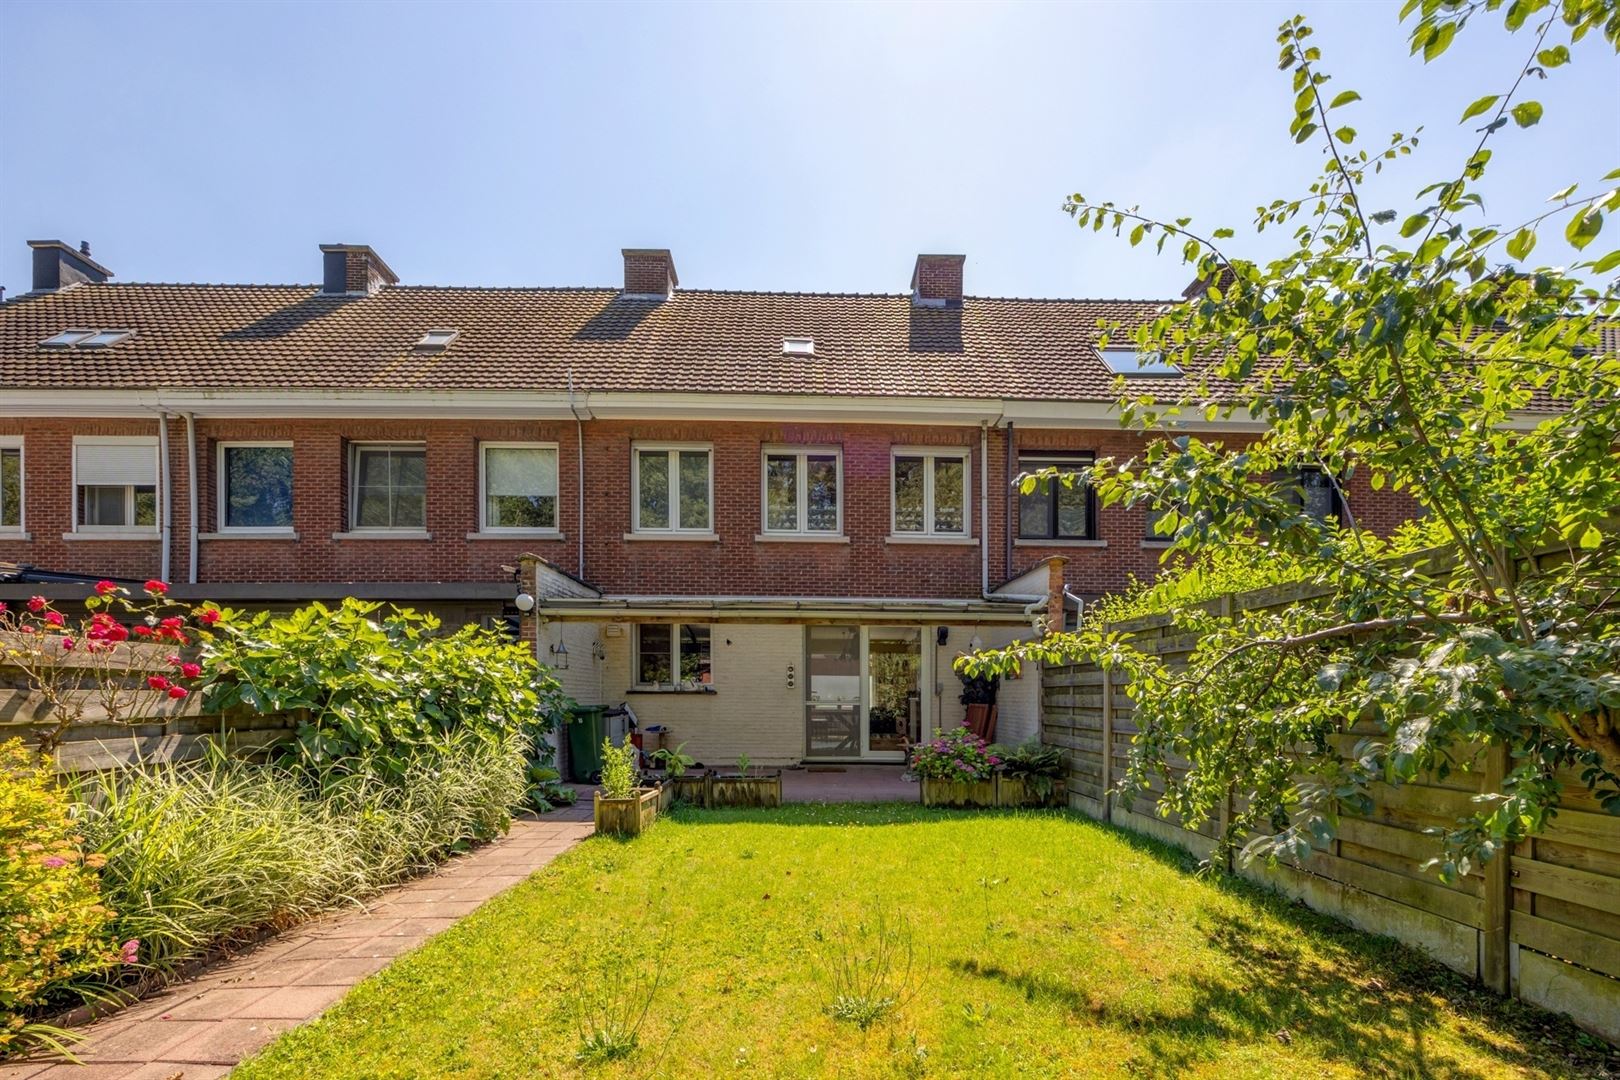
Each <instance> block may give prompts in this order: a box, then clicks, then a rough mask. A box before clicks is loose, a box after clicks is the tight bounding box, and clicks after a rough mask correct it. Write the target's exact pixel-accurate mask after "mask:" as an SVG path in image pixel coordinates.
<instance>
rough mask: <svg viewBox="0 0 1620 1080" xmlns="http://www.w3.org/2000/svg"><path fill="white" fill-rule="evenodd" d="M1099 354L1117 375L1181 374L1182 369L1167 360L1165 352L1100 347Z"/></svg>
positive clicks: (1171, 375) (1130, 377) (1135, 376)
mask: <svg viewBox="0 0 1620 1080" xmlns="http://www.w3.org/2000/svg"><path fill="white" fill-rule="evenodd" d="M1097 354H1098V355H1099V356H1101V357H1102V362H1103V363H1104V364H1107V365H1108V370H1109V371H1111V372H1113V373H1114V374H1115V375H1123V376H1125V377H1126V378H1127V379H1134V378H1137V377H1138V376H1149V377H1152V376H1159V377H1164V376H1169V377H1171V378H1174V377H1176V376H1179V375H1180V374H1181V369H1180V368H1178V367H1176V366H1175V365H1174V364H1172V363H1170V362H1169V361H1167V360H1165V358H1164V354H1163V353H1158V352H1142V351H1141V350H1139V349H1132V348H1120V349H1114V348H1109V349H1098V350H1097Z"/></svg>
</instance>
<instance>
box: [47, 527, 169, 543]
mask: <svg viewBox="0 0 1620 1080" xmlns="http://www.w3.org/2000/svg"><path fill="white" fill-rule="evenodd" d="M62 539H64V540H150V541H151V542H152V543H154V544H155V543H157V541H158V532H157V530H156V529H104V530H101V531H99V532H65V533H63V534H62Z"/></svg>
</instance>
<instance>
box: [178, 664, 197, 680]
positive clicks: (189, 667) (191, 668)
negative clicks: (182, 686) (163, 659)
mask: <svg viewBox="0 0 1620 1080" xmlns="http://www.w3.org/2000/svg"><path fill="white" fill-rule="evenodd" d="M180 674H182V675H184V676H185V677H186V678H188V679H195V678H196V677H197V676H199V675H201V674H202V665H201V664H181V665H180Z"/></svg>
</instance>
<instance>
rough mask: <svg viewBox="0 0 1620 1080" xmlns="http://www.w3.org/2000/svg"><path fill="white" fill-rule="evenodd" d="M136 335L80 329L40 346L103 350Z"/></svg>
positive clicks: (57, 335) (124, 332)
mask: <svg viewBox="0 0 1620 1080" xmlns="http://www.w3.org/2000/svg"><path fill="white" fill-rule="evenodd" d="M134 333H135V331H133V330H86V329H83V328H82V327H80V328H76V329H72V330H63V331H62V332H61V333H60V334H56V335H54V336H52V337H48V338H46V339H45V340H44V341H42V342H40V345H42V346H44V347H45V348H47V349H73V348H78V349H103V348H106V347H107V346H108V345H116V344H118V343H119V342H120V341H123V340H124V339H125V338H127V337H130V336H131V335H133V334H134Z"/></svg>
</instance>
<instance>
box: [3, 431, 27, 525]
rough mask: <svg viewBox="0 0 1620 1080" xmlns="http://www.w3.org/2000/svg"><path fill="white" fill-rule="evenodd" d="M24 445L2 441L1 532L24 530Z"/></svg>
mask: <svg viewBox="0 0 1620 1080" xmlns="http://www.w3.org/2000/svg"><path fill="white" fill-rule="evenodd" d="M22 482H23V473H22V445H21V444H20V443H11V444H5V443H0V532H13V533H15V532H22V507H23V492H22Z"/></svg>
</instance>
